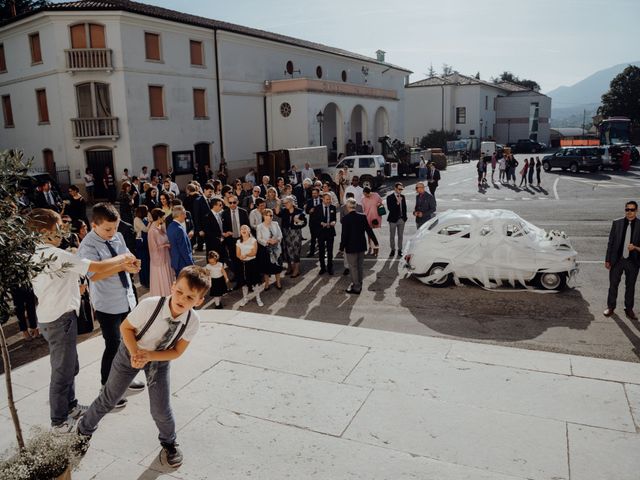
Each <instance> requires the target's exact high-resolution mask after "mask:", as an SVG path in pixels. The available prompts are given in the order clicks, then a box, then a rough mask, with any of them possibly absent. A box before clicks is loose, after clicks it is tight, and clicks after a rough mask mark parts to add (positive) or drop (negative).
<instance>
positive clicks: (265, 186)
mask: <svg viewBox="0 0 640 480" xmlns="http://www.w3.org/2000/svg"><path fill="white" fill-rule="evenodd" d="M270 181H271V179H270V178H269V177H268V176H267V175H264V176H263V177H262V183H261V184H260V185H259V188H260V192H259V194H258V197H262V198H267V190H269V187H271V184H270V183H269V182H270Z"/></svg>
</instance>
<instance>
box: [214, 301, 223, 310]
mask: <svg viewBox="0 0 640 480" xmlns="http://www.w3.org/2000/svg"><path fill="white" fill-rule="evenodd" d="M214 308H215V309H216V310H222V303H219V304H218V305H216V306H215V307H214Z"/></svg>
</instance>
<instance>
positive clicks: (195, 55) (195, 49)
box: [189, 40, 204, 65]
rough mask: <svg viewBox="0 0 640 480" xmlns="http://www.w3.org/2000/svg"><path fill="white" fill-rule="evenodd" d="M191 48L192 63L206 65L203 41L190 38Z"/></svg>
mask: <svg viewBox="0 0 640 480" xmlns="http://www.w3.org/2000/svg"><path fill="white" fill-rule="evenodd" d="M189 48H190V50H191V65H204V53H203V51H202V42H200V41H198V40H189Z"/></svg>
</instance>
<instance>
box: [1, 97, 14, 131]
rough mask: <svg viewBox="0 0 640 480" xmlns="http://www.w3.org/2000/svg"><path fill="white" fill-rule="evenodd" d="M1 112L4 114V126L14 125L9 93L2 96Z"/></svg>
mask: <svg viewBox="0 0 640 480" xmlns="http://www.w3.org/2000/svg"><path fill="white" fill-rule="evenodd" d="M2 113H3V114H4V128H9V127H14V126H15V125H14V124H13V110H11V97H10V96H9V95H3V96H2Z"/></svg>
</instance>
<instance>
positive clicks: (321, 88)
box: [265, 78, 398, 100]
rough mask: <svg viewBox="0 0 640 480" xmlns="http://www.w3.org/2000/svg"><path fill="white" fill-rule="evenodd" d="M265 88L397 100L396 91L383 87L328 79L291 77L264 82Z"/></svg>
mask: <svg viewBox="0 0 640 480" xmlns="http://www.w3.org/2000/svg"><path fill="white" fill-rule="evenodd" d="M265 89H266V90H267V91H268V92H270V93H272V94H279V93H294V92H309V93H327V94H331V95H348V96H351V97H365V98H378V99H383V100H398V92H396V91H395V90H388V89H384V88H376V87H370V86H368V85H356V84H353V83H344V82H343V83H340V82H333V81H330V80H315V79H311V78H293V79H286V80H272V81H269V80H268V81H267V82H265Z"/></svg>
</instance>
